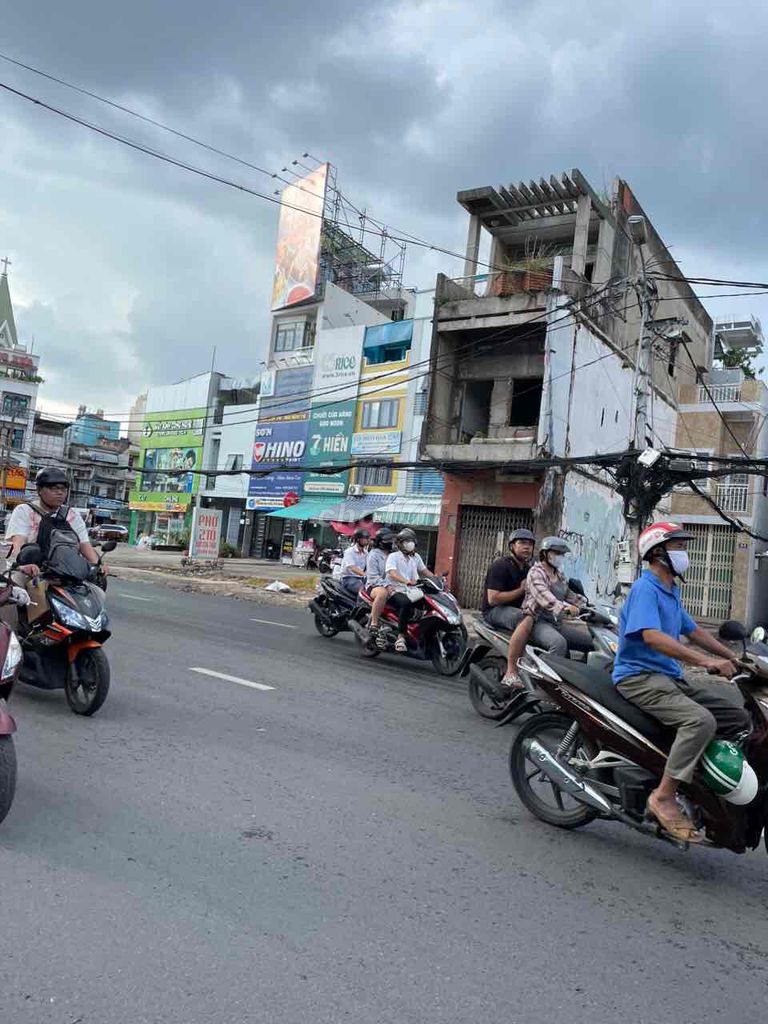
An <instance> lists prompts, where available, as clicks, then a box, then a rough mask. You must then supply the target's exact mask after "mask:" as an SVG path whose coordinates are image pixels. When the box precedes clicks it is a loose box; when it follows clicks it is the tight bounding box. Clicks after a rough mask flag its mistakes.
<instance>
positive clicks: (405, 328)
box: [363, 320, 413, 352]
mask: <svg viewBox="0 0 768 1024" xmlns="http://www.w3.org/2000/svg"><path fill="white" fill-rule="evenodd" d="M412 338H413V320H395V321H393V322H392V323H388V324H377V325H376V326H375V327H366V329H365V340H364V341H363V352H367V351H368V350H369V349H372V348H382V346H385V345H408V344H410V341H411V339H412Z"/></svg>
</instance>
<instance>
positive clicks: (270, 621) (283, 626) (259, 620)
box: [251, 619, 296, 629]
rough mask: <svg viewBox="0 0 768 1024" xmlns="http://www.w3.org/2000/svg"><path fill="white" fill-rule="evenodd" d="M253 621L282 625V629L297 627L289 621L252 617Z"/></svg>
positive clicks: (267, 624)
mask: <svg viewBox="0 0 768 1024" xmlns="http://www.w3.org/2000/svg"><path fill="white" fill-rule="evenodd" d="M251 622H263V623H264V625H265V626H280V628H281V629H296V627H295V626H290V625H288V623H287V622H274V621H273V620H272V619H251Z"/></svg>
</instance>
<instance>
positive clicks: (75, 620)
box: [50, 597, 101, 630]
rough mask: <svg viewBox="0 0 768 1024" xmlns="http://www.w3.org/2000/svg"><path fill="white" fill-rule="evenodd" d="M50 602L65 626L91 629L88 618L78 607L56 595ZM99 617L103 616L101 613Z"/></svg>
mask: <svg viewBox="0 0 768 1024" xmlns="http://www.w3.org/2000/svg"><path fill="white" fill-rule="evenodd" d="M50 602H51V607H52V608H53V610H54V611H55V612H56V614H57V616H58V617H59V618H60V619H61V621H62V622H63V623H64V625H65V626H69V627H70V629H88V630H90V629H91V625H90V623H89V621H88V619H86V617H85V616H84V615H83V614H82V613H81V612H79V611H78V610H77V609H76V608H71V607H70V606H69V605H68V604H64V602H63V601H57V600H56V598H55V597H52V598H51V599H50ZM99 618H101V615H99ZM91 621H94V620H91Z"/></svg>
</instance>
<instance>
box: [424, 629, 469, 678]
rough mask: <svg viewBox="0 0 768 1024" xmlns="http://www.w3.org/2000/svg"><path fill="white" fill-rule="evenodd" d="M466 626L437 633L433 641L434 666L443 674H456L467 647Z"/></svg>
mask: <svg viewBox="0 0 768 1024" xmlns="http://www.w3.org/2000/svg"><path fill="white" fill-rule="evenodd" d="M467 640H468V633H467V628H466V626H465V625H464V624H463V623H462V625H461V626H460V627H459V628H458V629H454V630H450V631H449V630H444V631H442V632H441V633H436V634H435V637H434V639H433V641H432V668H433V669H434V670H435V672H437V673H438V674H439V675H441V676H455V675H456V673H457V672H458V671H459V669H460V668H461V662H462V659H463V657H464V652H465V651H466V649H467Z"/></svg>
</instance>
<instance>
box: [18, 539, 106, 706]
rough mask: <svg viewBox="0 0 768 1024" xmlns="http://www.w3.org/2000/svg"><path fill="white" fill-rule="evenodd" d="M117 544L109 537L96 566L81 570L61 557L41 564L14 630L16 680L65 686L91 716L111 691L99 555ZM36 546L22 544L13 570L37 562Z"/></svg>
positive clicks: (71, 702) (67, 693) (47, 687)
mask: <svg viewBox="0 0 768 1024" xmlns="http://www.w3.org/2000/svg"><path fill="white" fill-rule="evenodd" d="M116 547H117V543H116V542H115V541H113V540H112V541H107V542H106V543H105V544H104V545H103V547H102V549H101V550H102V555H101V557H100V558H99V562H98V564H97V565H96V566H88V567H87V569H84V570H81V569H80V562H79V561H76V560H73V561H72V562H71V563H70V562H68V561H67V560H66V559H63V558H62V559H61V561H60V562H59V563H58V564H57V563H54V564H48V563H45V564H42V565H41V572H40V575H39V576H37V577H35V578H34V579H33V580H32V581H31V584H30V587H29V593H30V596H31V597H32V600H33V602H34V604H33V605H30V606H29V607H28V608H19V613H18V631H19V640H20V641H21V647H22V651H23V664H22V666H21V672H20V675H19V679H20V681H21V682H23V683H27V684H28V685H30V686H36V687H38V688H40V689H43V690H61V689H63V690H64V696H65V697H66V700H67V704H68V705H69V707H70V709H71V711H73V712H74V714H76V715H93V714H94V713H95V712H96V711H98V710H99V708H100V707H101V706H102V704H103V703H104V701H105V700H106V699H107V694H108V693H109V681H110V672H109V661H108V659H107V656H106V654H105V653H104V649H103V645H104V644H105V643H106V641H107V640H108V639H109V638H110V636H111V635H112V634H111V632H110V630H109V629H108V628H107V627H108V625H109V616H108V615H107V612H106V608H105V603H106V598H105V596H104V589H102V587H101V586H100V585H99V580H102V582H103V579H104V575H105V574H104V570H103V567H102V564H101V562H102V558H103V555H104V554H106V553H108V552H109V551H113V550H114V549H115V548H116ZM41 561H42V552H41V550H40V548H39V547H38V545H37V544H25V545H24V547H23V548H22V549H21V551H20V552H19V556H18V558H17V561H16V566H15V568H19V567H21V566H24V565H40V564H41Z"/></svg>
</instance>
